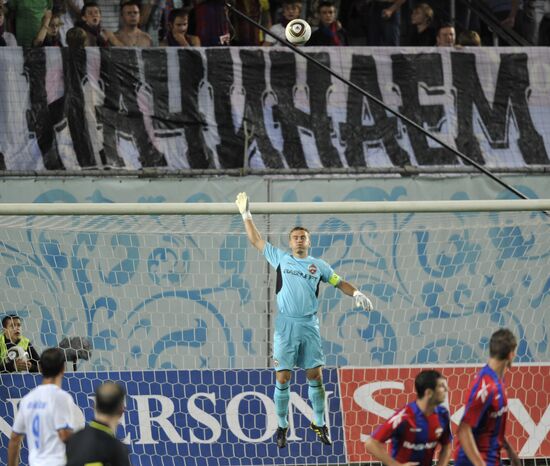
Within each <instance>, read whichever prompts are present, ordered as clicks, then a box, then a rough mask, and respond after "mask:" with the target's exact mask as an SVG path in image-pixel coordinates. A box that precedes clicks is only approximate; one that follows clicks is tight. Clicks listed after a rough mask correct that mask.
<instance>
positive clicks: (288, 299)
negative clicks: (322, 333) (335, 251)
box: [263, 242, 340, 318]
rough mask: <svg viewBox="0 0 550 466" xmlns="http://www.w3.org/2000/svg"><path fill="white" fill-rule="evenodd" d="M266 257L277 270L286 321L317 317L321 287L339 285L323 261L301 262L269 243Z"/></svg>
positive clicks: (308, 259)
mask: <svg viewBox="0 0 550 466" xmlns="http://www.w3.org/2000/svg"><path fill="white" fill-rule="evenodd" d="M263 253H264V256H265V258H266V259H267V261H268V262H269V263H270V264H271V266H272V267H273V268H274V269H276V270H277V285H276V293H277V307H278V309H279V313H280V314H282V315H284V316H285V317H294V318H297V317H309V316H312V315H315V314H316V313H317V307H318V305H319V300H318V297H319V284H320V283H321V282H329V283H330V284H332V285H334V286H336V285H338V282H339V281H340V279H339V277H338V276H337V275H336V274H335V273H334V271H333V270H332V268H331V267H330V265H328V264H327V263H326V262H325V261H324V260H322V259H316V258H315V257H311V256H307V257H305V258H304V259H300V258H298V257H294V256H293V255H292V254H290V253H289V252H286V251H283V250H282V249H278V248H276V247H274V246H272V245H271V244H270V243H267V242H266V243H265V247H264V250H263Z"/></svg>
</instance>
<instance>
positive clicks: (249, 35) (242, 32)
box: [231, 0, 271, 46]
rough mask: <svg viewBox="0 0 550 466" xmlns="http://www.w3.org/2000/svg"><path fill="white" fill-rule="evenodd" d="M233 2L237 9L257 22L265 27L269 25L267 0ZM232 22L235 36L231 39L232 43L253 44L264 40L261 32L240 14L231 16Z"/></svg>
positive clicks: (239, 44)
mask: <svg viewBox="0 0 550 466" xmlns="http://www.w3.org/2000/svg"><path fill="white" fill-rule="evenodd" d="M233 4H234V5H235V8H237V10H239V11H242V12H243V13H244V14H246V15H247V16H248V17H249V18H252V19H253V20H254V21H256V22H257V23H260V24H261V25H262V26H264V27H266V28H267V29H269V28H270V27H271V17H270V15H269V1H268V0H234V1H233ZM232 23H233V25H234V26H235V36H234V37H233V39H232V41H231V44H232V45H238V46H255V45H260V44H261V43H262V42H263V41H264V35H263V32H262V31H261V30H260V29H258V28H257V27H256V26H254V25H252V24H250V22H248V21H246V20H244V19H242V18H241V17H240V16H232Z"/></svg>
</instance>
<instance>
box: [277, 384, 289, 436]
mask: <svg viewBox="0 0 550 466" xmlns="http://www.w3.org/2000/svg"><path fill="white" fill-rule="evenodd" d="M273 399H274V401H275V413H276V414H277V420H278V423H279V427H283V428H286V427H288V402H289V400H290V382H286V383H280V382H276V383H275V394H274V396H273Z"/></svg>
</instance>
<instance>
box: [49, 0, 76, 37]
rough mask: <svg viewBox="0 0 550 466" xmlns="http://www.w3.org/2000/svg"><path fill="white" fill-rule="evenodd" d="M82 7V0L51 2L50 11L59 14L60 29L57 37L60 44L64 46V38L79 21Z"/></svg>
mask: <svg viewBox="0 0 550 466" xmlns="http://www.w3.org/2000/svg"><path fill="white" fill-rule="evenodd" d="M83 6H84V0H53V8H52V11H54V12H57V13H59V16H60V18H61V29H60V30H59V35H60V37H61V43H62V44H63V45H66V42H65V36H66V35H67V31H68V30H69V29H71V28H72V27H73V26H74V25H75V23H76V22H77V21H78V20H79V19H80V11H81V10H82V7H83Z"/></svg>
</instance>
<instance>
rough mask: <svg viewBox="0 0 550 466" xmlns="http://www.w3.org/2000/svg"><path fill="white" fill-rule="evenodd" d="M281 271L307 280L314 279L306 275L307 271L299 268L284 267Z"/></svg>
mask: <svg viewBox="0 0 550 466" xmlns="http://www.w3.org/2000/svg"><path fill="white" fill-rule="evenodd" d="M283 273H288V274H290V275H296V276H298V277H302V278H305V279H307V280H315V277H313V276H311V275H308V274H307V273H304V272H302V271H300V270H291V269H284V270H283Z"/></svg>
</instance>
